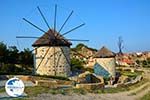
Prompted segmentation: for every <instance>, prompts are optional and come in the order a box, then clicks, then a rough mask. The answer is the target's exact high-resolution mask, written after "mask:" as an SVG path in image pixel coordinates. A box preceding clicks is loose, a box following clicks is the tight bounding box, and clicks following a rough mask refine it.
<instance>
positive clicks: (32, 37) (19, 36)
mask: <svg viewBox="0 0 150 100" xmlns="http://www.w3.org/2000/svg"><path fill="white" fill-rule="evenodd" d="M16 38H40V37H35V36H16Z"/></svg>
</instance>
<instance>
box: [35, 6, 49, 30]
mask: <svg viewBox="0 0 150 100" xmlns="http://www.w3.org/2000/svg"><path fill="white" fill-rule="evenodd" d="M37 9H38V11H39V12H40V14H41V16H42V18H43V20H44V22H45V23H46V25H47V27H48V28H49V29H50V26H49V24H48V22H47V20H46V18H45V17H44V14H43V13H42V11H41V9H40V7H39V6H38V7H37Z"/></svg>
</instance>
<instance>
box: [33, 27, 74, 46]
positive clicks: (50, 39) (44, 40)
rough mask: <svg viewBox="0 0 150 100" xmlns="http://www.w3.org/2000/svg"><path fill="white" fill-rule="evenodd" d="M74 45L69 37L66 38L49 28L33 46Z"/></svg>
mask: <svg viewBox="0 0 150 100" xmlns="http://www.w3.org/2000/svg"><path fill="white" fill-rule="evenodd" d="M70 45H72V43H71V42H69V41H68V40H67V39H65V38H64V37H63V36H62V35H60V34H59V33H58V32H56V31H54V30H52V29H49V30H48V32H46V33H45V34H44V35H43V36H41V37H40V38H38V39H37V40H36V41H35V42H34V43H33V45H32V46H33V47H36V46H70Z"/></svg>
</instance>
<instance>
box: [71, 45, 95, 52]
mask: <svg viewBox="0 0 150 100" xmlns="http://www.w3.org/2000/svg"><path fill="white" fill-rule="evenodd" d="M82 47H86V48H88V49H90V50H93V51H97V50H96V49H94V48H90V47H88V46H86V45H85V44H82V43H79V44H78V45H77V46H76V47H75V48H72V50H76V51H80V50H81V48H82Z"/></svg>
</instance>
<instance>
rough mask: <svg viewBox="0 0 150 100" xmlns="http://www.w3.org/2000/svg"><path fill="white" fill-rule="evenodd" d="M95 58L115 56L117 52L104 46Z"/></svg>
mask: <svg viewBox="0 0 150 100" xmlns="http://www.w3.org/2000/svg"><path fill="white" fill-rule="evenodd" d="M94 57H95V58H111V57H115V53H114V52H112V51H110V50H109V49H107V48H106V47H105V46H103V47H102V48H101V49H100V50H99V51H98V52H97V53H96V55H95V56H94Z"/></svg>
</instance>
